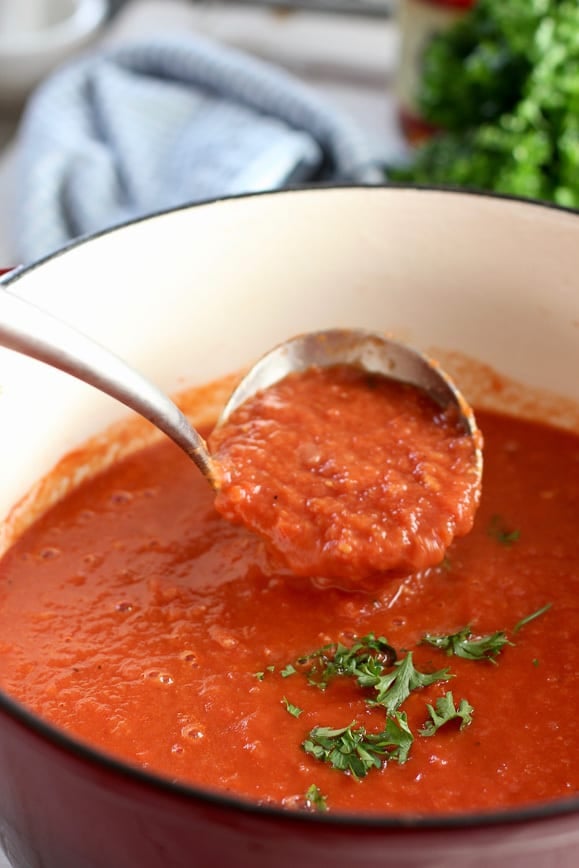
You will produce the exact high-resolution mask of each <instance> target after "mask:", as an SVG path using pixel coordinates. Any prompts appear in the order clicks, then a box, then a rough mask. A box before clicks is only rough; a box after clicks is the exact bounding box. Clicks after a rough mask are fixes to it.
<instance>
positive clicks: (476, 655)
mask: <svg viewBox="0 0 579 868" xmlns="http://www.w3.org/2000/svg"><path fill="white" fill-rule="evenodd" d="M422 642H423V643H424V644H425V645H432V646H433V647H434V648H439V649H440V650H441V651H446V653H447V654H448V655H451V654H454V655H455V656H456V657H463V658H465V659H466V660H490V662H491V663H495V660H493V658H494V657H496V656H497V655H498V654H500V652H501V651H502V649H503V648H504V646H505V645H512V644H513V643H512V642H510V641H509V640H508V639H507V635H506V633H505V632H504V631H503V630H497V631H496V632H495V633H488V634H486V635H483V636H476V635H475V634H473V633H472V632H471V629H470V627H463V628H462V630H458V631H457V632H456V633H450V634H449V635H446V636H444V635H443V636H437V635H435V634H432V633H427V634H426V635H425V636H423V638H422Z"/></svg>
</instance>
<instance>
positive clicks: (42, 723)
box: [0, 182, 579, 832]
mask: <svg viewBox="0 0 579 868" xmlns="http://www.w3.org/2000/svg"><path fill="white" fill-rule="evenodd" d="M327 190H345V191H348V190H358V191H359V190H365V191H367V192H368V193H370V194H372V191H379V192H380V194H383V193H384V192H385V191H388V190H393V191H399V192H400V191H402V192H403V191H414V192H419V193H425V194H429V193H441V194H443V195H448V196H451V197H454V196H461V197H466V198H476V197H479V198H485V199H491V200H497V201H503V202H513V203H518V204H522V205H524V206H529V208H534V209H539V210H543V211H547V212H550V211H555V212H560V213H561V212H562V213H565V214H568V215H570V216H573V217H575V218H578V219H579V211H576V210H574V209H572V208H568V207H566V206H563V205H558V204H555V203H552V202H542V201H539V200H535V199H526V198H523V197H520V196H513V195H506V194H497V193H492V192H488V191H485V190H477V189H469V190H465V189H460V188H456V187H449V186H441V185H428V184H402V183H400V184H398V183H390V182H388V183H384V184H360V183H335V182H328V183H322V184H317V185H316V186H315V187H306V186H291V187H285V188H282V189H278V190H263V191H257V192H251V193H239V194H235V195H230V196H220V197H214V198H210V199H203V200H199V201H195V202H190V203H185V204H183V205H180V206H177V207H173V208H166V209H159V210H157V211H152V212H149V213H147V214H145V215H143V216H140V217H136V218H132V219H128V220H125V221H123V222H121V223H118V224H115V225H114V226H110V227H107V228H105V229H101V230H98V231H96V232H92V233H88V234H86V235H82V236H79V237H78V238H75V239H73V240H72V241H70V242H69V243H68V244H66V245H64V246H63V247H61V248H59V249H58V250H56V251H54V252H53V253H49V254H47V255H45V256H43V257H41V258H40V259H38V260H36V261H35V262H32V263H30V264H28V265H20V266H17V267H16V268H14V269H12V270H11V271H9V272H7V273H6V274H4V275H3V276H0V288H7V287H10V288H11V289H13V288H14V286H15V285H17V283H18V281H19V280H20V278H22V277H24V276H25V275H26V274H28V273H29V272H31V271H34V270H36V269H37V268H39V267H41V266H42V265H43V264H44V263H46V262H48V261H50V260H53V259H55V258H56V257H59V256H62V255H65V254H66V253H67V252H68V251H70V250H71V249H74V248H76V247H79V246H82V245H84V244H86V243H89V242H91V241H93V240H95V239H97V238H99V237H101V236H105V235H108V234H110V233H113V232H117V231H118V230H120V229H123V228H124V227H128V226H131V225H134V224H138V223H142V222H145V221H148V220H151V219H155V218H159V217H162V216H163V215H166V214H167V215H168V214H172V213H175V212H179V211H185V210H190V209H193V208H198V207H202V206H205V205H211V204H217V203H220V202H229V201H232V200H237V199H251V198H256V197H258V196H259V197H263V196H265V197H271V196H281V195H284V194H285V193H292V194H295V193H298V194H300V193H304V194H306V195H310V196H311V195H316V194H318V193H323V191H327ZM1 274H2V272H0V275H1ZM0 714H6V715H7V716H8V717H10V718H12V719H13V720H14V721H15V722H16V723H18V724H20V725H22V726H24V727H25V728H26V729H28V730H30V731H31V732H32V733H33V734H34V735H36V736H38V737H40V738H41V739H42V740H43V741H45V742H48V743H50V744H51V745H52V746H53V747H56V748H57V750H60V751H62V752H64V753H67V754H72V755H73V756H74V757H76V758H77V759H80V760H81V761H83V762H84V763H86V764H88V765H90V766H92V767H94V768H95V769H97V770H103V769H104V770H106V771H108V772H111V773H113V774H115V775H116V776H118V777H121V778H124V779H126V780H128V781H129V782H132V783H134V784H138V785H143V786H145V787H147V788H150V789H152V790H156V791H158V792H161V793H163V794H165V795H167V796H169V797H172V798H175V799H178V800H179V801H183V802H190V803H191V804H194V803H202V804H203V803H205V804H207V805H210V806H213V807H215V808H220V809H226V810H231V811H234V812H240V813H242V814H249V815H252V816H254V817H256V818H259V817H263V818H264V819H266V818H268V817H269V818H273V819H276V820H278V821H281V822H284V823H288V824H296V823H314V824H323V825H325V826H334V827H343V828H349V829H355V828H363V829H373V830H375V831H380V830H389V831H396V830H398V831H408V832H415V831H427V830H431V831H450V830H457V831H460V830H462V831H464V830H465V829H468V828H490V827H493V826H494V827H496V826H500V827H509V826H513V825H518V824H523V823H529V822H533V821H546V820H549V819H556V818H559V817H564V816H568V815H570V814H574V813H577V814H579V794H577V795H574V796H569V797H567V798H561V799H556V800H553V801H549V802H537V803H531V804H526V805H522V806H520V807H517V808H504V809H497V810H490V811H473V812H464V813H462V812H461V813H452V814H420V813H416V814H399V815H397V814H390V815H380V814H363V813H350V812H347V811H328V812H320V811H315V812H309V811H294V810H288V809H287V808H283V807H281V806H277V805H266V804H259V803H257V802H252V801H251V800H250V799H248V798H244V797H242V796H234V795H229V794H227V793H225V792H221V791H219V790H211V789H204V788H202V787H198V786H195V785H194V784H188V783H186V782H180V781H175V780H172V779H171V778H169V777H165V776H164V775H162V774H160V773H155V772H151V771H148V770H146V769H144V768H141V767H139V766H136V765H131V764H130V763H129V762H125V761H123V760H121V759H117V758H115V757H114V756H113V755H112V754H107V753H106V752H104V751H102V750H100V749H99V748H97V747H92V746H91V745H89V744H88V743H86V742H83V741H81V740H80V739H77V738H75V737H74V736H72V735H69V734H68V733H67V732H66V731H65V730H62V729H59V728H57V727H55V726H53V725H52V724H50V723H49V722H48V721H46V720H44V719H43V718H42V717H40V716H39V715H36V714H35V713H33V712H32V711H30V710H29V709H28V708H27V707H26V706H24V705H22V704H20V703H19V702H17V701H16V700H15V699H13V698H12V697H10V695H9V694H7V693H5V692H4V691H3V690H2V689H0Z"/></svg>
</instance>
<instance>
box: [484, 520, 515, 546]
mask: <svg viewBox="0 0 579 868" xmlns="http://www.w3.org/2000/svg"><path fill="white" fill-rule="evenodd" d="M488 534H489V536H492V538H493V539H495V540H496V541H497V542H498V543H500V544H501V545H502V546H506V547H507V548H509V547H510V546H512V545H513V543H516V542H518V540H519V539H520V538H521V531H520V530H518V529H512V528H509V526H508V525H507V524H505V522H504V520H503V519H502V518H501V516H500V515H493V517H492V518H491V520H490V524H489V528H488Z"/></svg>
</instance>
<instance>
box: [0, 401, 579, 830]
mask: <svg viewBox="0 0 579 868" xmlns="http://www.w3.org/2000/svg"><path fill="white" fill-rule="evenodd" d="M477 420H478V423H479V426H480V428H481V429H482V432H483V436H484V440H485V478H484V485H483V493H482V498H481V501H480V506H479V509H478V512H477V515H476V518H475V520H474V526H473V527H472V530H471V531H470V532H469V533H467V534H466V535H465V536H463V537H462V538H460V539H456V540H454V541H453V542H452V543H451V544H450V546H449V547H448V549H447V551H446V554H445V555H444V558H443V559H442V560H441V561H440V562H439V563H438V564H437V565H435V566H430V567H428V568H425V569H423V570H421V571H419V572H415V573H413V574H409V575H403V576H400V575H398V576H396V577H392V576H390V577H389V578H388V579H384V580H383V581H377V582H375V583H374V584H373V585H372V587H371V588H368V587H367V588H360V587H356V585H355V584H352V583H351V582H350V583H349V585H348V586H347V587H340V584H339V582H337V581H334V582H328V577H326V576H324V575H319V576H316V577H314V578H304V577H297V576H295V575H292V574H291V573H289V572H288V570H287V569H285V570H281V569H280V568H275V567H273V566H272V563H271V561H270V559H269V557H268V553H267V551H266V549H265V547H264V544H263V542H262V541H261V540H260V539H259V538H258V537H257V536H255V535H254V534H253V533H251V532H250V531H249V530H247V529H246V528H244V527H243V526H239V525H234V524H231V523H229V522H228V521H226V520H225V519H224V518H223V517H222V516H221V515H220V514H219V513H218V512H217V511H216V509H215V505H214V495H213V493H212V492H211V490H210V488H209V486H208V485H207V483H206V481H205V480H204V479H203V478H202V477H201V475H200V474H199V473H198V471H197V470H196V469H195V468H194V467H193V465H192V464H191V463H190V462H189V461H188V459H187V458H186V457H185V456H184V455H182V453H181V452H179V450H178V449H176V447H175V446H174V445H173V444H171V443H168V442H165V441H163V442H158V443H155V444H153V445H150V446H147V447H145V448H142V449H140V450H139V451H137V452H135V453H134V454H131V455H129V456H127V457H125V458H123V459H122V460H119V461H118V462H117V463H115V464H114V466H112V467H110V468H108V469H106V470H104V471H103V472H101V473H100V474H98V475H97V476H96V477H95V478H93V479H91V480H89V481H87V482H85V483H83V484H82V485H81V486H80V487H79V488H78V489H77V490H75V491H73V492H71V493H70V494H68V495H67V496H66V497H65V498H64V499H63V500H62V501H61V502H60V503H58V504H57V505H56V506H54V507H52V508H51V509H50V510H49V511H48V512H47V513H46V514H45V515H44V516H42V517H41V518H39V519H38V520H37V521H36V522H35V523H34V524H33V525H32V526H31V527H29V528H28V529H27V530H26V531H25V532H24V533H23V534H22V535H21V537H20V538H19V539H18V541H17V542H15V544H14V545H13V546H12V547H11V549H10V550H9V551H8V552H7V553H6V554H5V555H4V557H3V558H2V560H1V561H0V636H1V637H2V638H1V642H0V684H1V686H2V688H3V689H4V690H6V691H7V692H9V693H10V694H11V695H13V696H14V697H16V698H17V699H18V700H19V701H21V702H22V703H24V704H26V705H27V706H29V707H30V708H31V709H33V710H34V711H35V712H37V713H38V714H39V715H41V716H42V717H44V718H46V719H47V720H49V721H51V722H52V723H53V724H55V725H57V726H59V727H62V728H63V729H65V730H67V731H68V732H70V733H71V734H72V735H73V736H75V737H76V738H79V739H82V740H83V741H86V742H89V743H91V744H93V745H95V746H96V747H98V748H100V749H103V750H105V751H107V752H109V753H111V754H113V755H115V756H117V757H120V758H123V759H125V760H127V761H128V762H130V763H132V764H137V765H140V766H142V767H146V768H148V769H150V770H152V771H155V772H158V773H160V774H162V775H164V776H168V777H170V778H172V779H176V780H179V781H185V782H191V783H194V784H195V785H198V786H205V787H208V788H211V789H212V790H221V791H226V792H229V793H234V794H237V795H241V796H244V797H247V798H249V799H251V800H253V801H257V802H259V803H266V804H280V805H283V806H286V807H287V808H288V809H298V810H312V811H316V810H319V811H336V812H338V811H348V812H352V811H354V812H362V813H365V814H369V813H380V814H384V815H387V814H392V813H395V814H397V815H400V814H401V813H402V814H404V813H407V814H413V815H416V814H441V813H457V812H464V811H472V810H486V809H489V810H490V809H497V808H500V807H507V806H515V805H516V806H520V805H526V804H530V803H537V802H541V801H545V800H549V799H555V798H558V797H565V796H571V795H573V794H576V793H577V791H578V788H579V748H578V746H577V739H576V732H575V730H576V718H577V700H576V696H577V688H578V686H579V643H578V642H577V641H576V639H577V627H576V621H577V609H578V608H579V596H578V587H577V586H578V584H579V538H578V536H577V532H576V521H577V505H578V500H579V472H578V471H579V437H578V436H577V435H575V434H574V433H572V432H569V431H563V430H559V429H556V428H551V427H548V426H546V425H543V424H539V423H534V422H530V421H524V420H520V419H515V418H510V417H507V416H504V415H500V414H497V413H493V412H490V411H479V412H478V413H477ZM80 460H82V455H79V461H80Z"/></svg>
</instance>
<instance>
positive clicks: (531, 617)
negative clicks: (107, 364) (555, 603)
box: [513, 603, 552, 633]
mask: <svg viewBox="0 0 579 868" xmlns="http://www.w3.org/2000/svg"><path fill="white" fill-rule="evenodd" d="M551 606H552V603H547V604H546V605H545V606H542V607H541V608H540V609H537V611H536V612H533V613H532V614H531V615H527V616H526V617H525V618H521V620H520V621H518V623H516V624H515V626H514V627H513V633H518V632H519V630H521V629H522V628H523V627H526V626H527V624H529V623H530V622H531V621H534V620H535V618H539V617H540V616H541V615H544V614H545V612H548V611H549V609H550V608H551Z"/></svg>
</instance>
